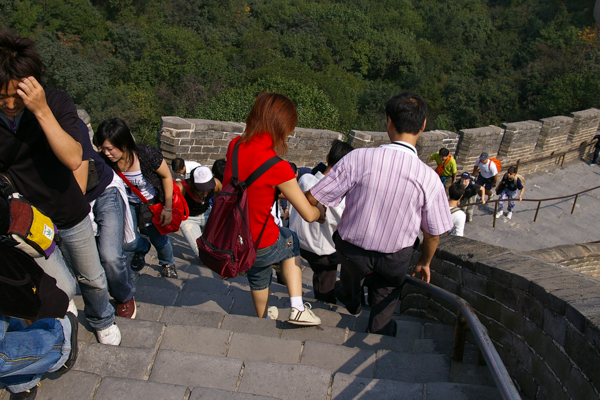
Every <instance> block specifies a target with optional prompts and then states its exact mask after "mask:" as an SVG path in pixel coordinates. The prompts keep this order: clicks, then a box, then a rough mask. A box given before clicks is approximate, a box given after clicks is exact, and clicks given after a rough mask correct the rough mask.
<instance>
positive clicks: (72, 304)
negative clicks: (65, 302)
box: [67, 299, 77, 316]
mask: <svg viewBox="0 0 600 400" xmlns="http://www.w3.org/2000/svg"><path fill="white" fill-rule="evenodd" d="M67 312H70V313H72V314H73V315H74V316H77V306H76V305H75V301H74V300H73V299H71V300H70V301H69V307H68V308H67Z"/></svg>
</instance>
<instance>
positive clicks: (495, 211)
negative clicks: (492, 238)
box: [492, 202, 498, 228]
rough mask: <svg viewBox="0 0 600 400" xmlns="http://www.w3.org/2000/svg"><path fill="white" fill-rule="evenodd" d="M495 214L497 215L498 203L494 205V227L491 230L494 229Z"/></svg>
mask: <svg viewBox="0 0 600 400" xmlns="http://www.w3.org/2000/svg"><path fill="white" fill-rule="evenodd" d="M496 214H498V202H495V203H494V225H493V226H492V228H495V227H496Z"/></svg>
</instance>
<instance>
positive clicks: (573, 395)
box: [400, 236, 600, 400]
mask: <svg viewBox="0 0 600 400" xmlns="http://www.w3.org/2000/svg"><path fill="white" fill-rule="evenodd" d="M597 250H598V249H591V248H588V251H597ZM557 252H560V250H558V251H557ZM563 253H564V254H565V255H566V254H568V253H565V252H564V251H563ZM580 253H581V254H583V253H585V252H584V251H580ZM418 256H419V254H416V255H415V257H418ZM567 258H569V257H567ZM559 259H560V258H559ZM431 283H432V284H434V285H436V286H439V287H441V288H444V289H446V290H448V291H450V292H452V293H454V294H456V295H458V296H460V297H462V298H464V299H465V300H466V301H468V302H469V303H470V304H471V306H472V307H473V309H474V310H475V312H476V314H477V316H478V317H479V319H480V321H481V322H482V323H483V324H484V325H485V326H486V328H487V329H488V331H489V334H490V337H491V339H492V341H493V342H494V344H495V346H496V349H497V350H498V352H499V354H500V356H501V358H502V360H503V362H504V364H505V365H506V367H507V369H508V371H509V373H510V374H511V376H512V378H513V380H514V381H515V382H516V383H517V385H518V387H519V388H520V390H521V392H522V393H523V394H524V395H525V396H527V397H528V398H530V399H531V400H537V399H569V400H580V399H597V398H598V397H599V391H600V368H598V365H600V298H599V293H600V279H597V278H594V277H591V276H587V275H583V274H581V273H578V272H575V271H573V270H570V269H568V268H564V267H562V266H561V265H559V264H557V263H554V262H551V261H546V260H542V259H540V258H538V257H536V256H535V255H533V254H531V253H529V254H528V253H519V252H515V251H511V250H507V249H504V248H501V247H496V246H493V245H488V244H485V243H481V242H477V241H474V240H471V239H467V238H463V237H456V236H444V237H442V238H441V240H440V245H439V248H438V250H437V252H436V255H435V257H434V259H433V262H432V264H431ZM400 307H401V311H402V312H405V313H411V314H415V315H420V316H425V317H429V318H434V319H437V320H440V321H443V322H445V323H454V320H455V317H456V316H455V311H456V310H454V309H453V307H451V306H450V305H448V304H445V303H444V302H439V301H435V300H433V299H431V298H430V296H428V295H426V294H424V293H420V292H419V291H418V290H417V289H416V288H414V287H412V286H411V285H406V286H405V288H404V290H403V294H402V302H401V305H400Z"/></svg>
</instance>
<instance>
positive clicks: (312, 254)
mask: <svg viewBox="0 0 600 400" xmlns="http://www.w3.org/2000/svg"><path fill="white" fill-rule="evenodd" d="M352 150H354V148H353V147H352V146H350V145H349V144H348V143H345V142H342V141H341V140H337V139H336V140H334V141H333V143H332V145H331V148H330V149H329V153H328V154H327V169H326V170H325V172H324V173H321V172H317V173H316V174H315V175H312V174H305V175H303V176H302V177H301V178H300V180H299V181H298V184H299V185H300V189H301V190H302V191H303V192H307V191H308V190H310V189H311V188H312V187H313V186H315V185H316V184H317V182H319V181H320V180H321V179H323V178H325V176H326V175H327V174H328V173H329V171H331V168H333V166H334V165H335V164H337V162H338V161H340V160H341V159H342V158H343V157H344V156H345V155H346V154H348V153H350V152H351V151H352ZM345 205H346V203H345V201H344V200H343V199H342V201H341V202H340V204H338V205H337V206H336V207H328V208H327V215H326V218H325V222H324V223H323V224H313V223H308V222H306V221H305V220H304V219H302V217H301V216H300V215H299V214H298V213H297V212H296V210H295V209H294V208H293V207H292V208H291V210H290V229H291V230H292V231H294V232H296V234H297V235H298V239H299V240H300V255H302V257H303V258H304V259H305V260H306V261H308V265H309V266H310V268H311V269H312V271H313V279H312V282H313V290H314V293H315V298H316V299H317V300H321V301H324V302H327V303H333V304H335V302H336V297H335V291H334V286H335V281H336V279H337V266H338V264H339V260H338V257H337V254H336V251H335V243H334V242H333V234H334V232H335V231H336V230H337V227H338V224H339V222H340V219H341V218H342V214H343V212H344V208H345Z"/></svg>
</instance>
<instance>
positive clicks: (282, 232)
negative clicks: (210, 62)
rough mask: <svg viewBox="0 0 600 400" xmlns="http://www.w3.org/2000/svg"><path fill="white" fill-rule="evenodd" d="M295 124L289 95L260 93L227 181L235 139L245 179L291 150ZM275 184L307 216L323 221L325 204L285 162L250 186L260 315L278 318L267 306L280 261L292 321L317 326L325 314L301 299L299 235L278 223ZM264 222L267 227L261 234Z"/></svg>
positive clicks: (253, 285)
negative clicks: (315, 200)
mask: <svg viewBox="0 0 600 400" xmlns="http://www.w3.org/2000/svg"><path fill="white" fill-rule="evenodd" d="M297 123H298V113H297V111H296V107H295V106H294V103H293V102H292V101H291V100H290V99H289V98H287V97H286V96H284V95H281V94H276V93H261V94H260V95H259V96H258V97H257V99H256V102H255V103H254V106H253V107H252V110H251V111H250V114H248V117H247V118H246V130H245V131H244V133H243V134H242V136H241V137H238V138H235V139H234V140H232V141H231V143H229V147H228V149H227V164H226V166H225V174H224V177H223V186H225V185H227V184H228V183H229V182H230V181H231V158H232V156H233V147H234V146H235V145H236V144H237V143H239V150H238V169H239V180H240V181H244V180H245V179H246V178H248V176H249V175H250V174H251V173H252V172H254V171H255V170H256V169H257V168H258V167H259V166H260V165H261V164H262V163H263V162H264V161H266V160H268V159H269V158H271V157H273V156H276V155H279V156H283V155H285V154H286V153H287V150H288V148H287V143H286V140H287V137H288V136H289V135H290V134H291V133H292V132H293V131H294V128H295V127H296V124H297ZM276 189H278V190H279V191H281V193H283V194H284V196H285V197H286V198H287V199H288V200H289V201H290V202H291V203H292V205H293V206H294V208H295V209H296V210H297V211H298V213H299V214H300V215H301V216H302V218H304V219H305V220H306V221H308V222H313V221H317V220H318V221H324V215H325V210H324V209H323V206H321V205H320V204H319V205H318V207H314V206H312V205H311V204H310V203H309V202H308V200H307V199H306V197H305V196H304V193H302V191H301V190H300V186H298V182H297V181H296V176H295V174H294V172H293V171H292V168H291V166H290V165H289V163H287V162H281V161H280V162H278V163H277V164H275V165H274V166H273V167H271V168H270V169H269V170H268V171H267V172H265V173H264V174H263V175H262V176H261V177H260V178H258V179H257V180H256V181H255V182H254V183H253V184H252V185H250V186H249V187H248V209H249V214H250V229H251V231H252V237H253V239H254V242H255V243H258V250H257V254H256V262H255V263H254V265H253V266H252V268H250V269H249V270H248V271H247V274H248V282H249V284H250V291H251V294H252V301H253V302H254V307H255V309H256V315H257V316H258V317H259V318H265V317H268V318H272V319H276V318H277V315H278V310H277V307H274V306H273V307H269V285H270V284H271V277H272V274H273V272H272V267H271V264H273V263H276V262H281V269H282V273H283V276H284V278H285V281H286V284H287V289H288V293H289V295H290V302H291V312H290V317H289V322H290V323H293V324H296V325H319V324H320V323H321V319H320V318H319V317H317V316H316V315H315V314H314V313H313V312H312V310H311V308H310V304H308V303H303V301H302V270H301V268H300V265H301V264H300V262H301V261H300V244H299V241H298V236H297V235H296V233H295V232H292V231H290V230H289V229H287V228H284V227H279V226H277V225H276V224H275V222H274V220H273V216H272V215H271V206H272V205H273V202H274V200H275V190H276ZM265 222H266V225H265ZM263 227H264V232H263V233H262V236H260V235H261V231H262V230H263ZM259 237H260V241H258V240H259Z"/></svg>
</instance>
